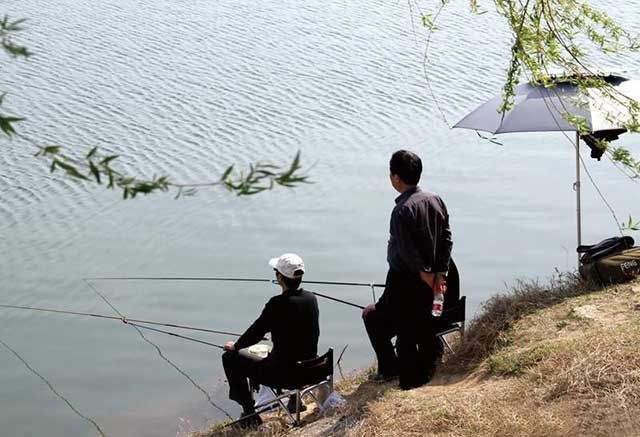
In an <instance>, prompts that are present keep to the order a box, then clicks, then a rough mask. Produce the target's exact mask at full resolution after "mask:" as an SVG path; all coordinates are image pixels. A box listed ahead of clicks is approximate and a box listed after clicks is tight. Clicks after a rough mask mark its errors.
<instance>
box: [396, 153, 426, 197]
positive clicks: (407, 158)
mask: <svg viewBox="0 0 640 437" xmlns="http://www.w3.org/2000/svg"><path fill="white" fill-rule="evenodd" d="M421 174H422V161H421V160H420V157H419V156H418V155H416V154H415V153H413V152H409V151H408V150H398V151H397V152H395V153H394V154H393V155H391V160H390V161H389V179H390V180H391V185H393V188H395V189H396V191H399V192H400V193H403V192H404V191H406V190H407V189H408V188H411V187H413V186H415V185H418V182H420V175H421Z"/></svg>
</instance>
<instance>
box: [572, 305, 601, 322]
mask: <svg viewBox="0 0 640 437" xmlns="http://www.w3.org/2000/svg"><path fill="white" fill-rule="evenodd" d="M571 312H572V313H573V315H574V316H576V317H579V318H581V319H591V320H595V319H597V318H598V315H599V313H600V312H599V311H598V308H596V306H595V305H583V306H580V307H575V308H574V309H572V310H571Z"/></svg>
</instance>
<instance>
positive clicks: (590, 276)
mask: <svg viewBox="0 0 640 437" xmlns="http://www.w3.org/2000/svg"><path fill="white" fill-rule="evenodd" d="M633 244H634V241H633V238H631V237H614V238H607V239H606V240H603V241H601V242H600V243H598V244H594V245H592V246H580V247H578V252H579V253H582V254H583V255H582V256H581V257H580V268H579V270H580V275H581V276H582V277H583V278H584V279H587V280H590V281H592V282H595V283H597V284H602V285H606V284H615V283H621V282H627V281H630V280H632V279H635V278H636V277H637V276H639V275H640V247H633Z"/></svg>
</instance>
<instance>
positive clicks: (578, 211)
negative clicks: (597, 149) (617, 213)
mask: <svg viewBox="0 0 640 437" xmlns="http://www.w3.org/2000/svg"><path fill="white" fill-rule="evenodd" d="M573 189H574V190H575V192H576V216H577V230H578V246H580V245H581V244H582V214H581V204H580V133H579V132H578V131H576V181H575V183H574V184H573ZM578 259H580V256H579V255H578ZM578 265H579V263H578Z"/></svg>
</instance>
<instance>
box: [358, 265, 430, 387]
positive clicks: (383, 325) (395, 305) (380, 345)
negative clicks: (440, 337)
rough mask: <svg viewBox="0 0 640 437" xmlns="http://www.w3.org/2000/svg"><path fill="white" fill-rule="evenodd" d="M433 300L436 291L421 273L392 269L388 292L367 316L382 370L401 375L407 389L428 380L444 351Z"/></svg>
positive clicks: (393, 374) (373, 344) (385, 292)
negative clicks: (435, 324)
mask: <svg viewBox="0 0 640 437" xmlns="http://www.w3.org/2000/svg"><path fill="white" fill-rule="evenodd" d="M432 302H433V291H432V290H431V288H430V287H429V286H428V285H426V284H425V283H424V282H423V281H421V280H420V279H419V277H417V278H415V279H414V278H412V277H410V276H408V275H406V274H402V273H400V272H396V271H394V270H389V273H388V274H387V281H386V285H385V291H384V294H383V295H382V297H381V298H380V300H379V301H378V303H377V304H376V309H375V310H373V311H371V312H369V313H368V314H367V316H366V317H364V324H365V327H366V329H367V334H368V335H369V340H370V341H371V345H372V346H373V349H374V351H375V353H376V357H377V359H378V373H380V374H382V375H383V376H387V377H390V376H395V375H399V377H400V386H401V387H402V388H404V389H410V388H414V387H419V386H421V385H424V384H426V383H427V382H428V381H429V379H430V378H431V375H432V373H433V370H434V367H435V363H436V361H437V359H438V358H439V356H440V353H441V351H440V348H439V345H438V341H437V339H436V333H435V331H434V329H433V327H432V323H431V320H432V318H431V305H432ZM394 336H397V339H396V350H395V351H394V348H393V344H392V343H391V339H392V338H393V337H394Z"/></svg>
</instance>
